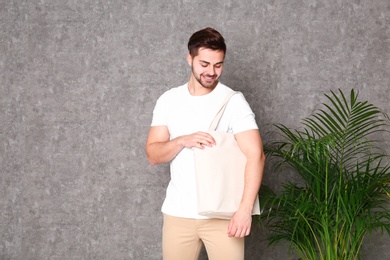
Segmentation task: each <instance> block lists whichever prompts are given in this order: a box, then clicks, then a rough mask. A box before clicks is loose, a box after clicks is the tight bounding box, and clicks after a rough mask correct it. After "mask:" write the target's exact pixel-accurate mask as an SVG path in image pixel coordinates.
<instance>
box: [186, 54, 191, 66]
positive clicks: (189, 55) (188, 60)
mask: <svg viewBox="0 0 390 260" xmlns="http://www.w3.org/2000/svg"><path fill="white" fill-rule="evenodd" d="M187 62H188V65H190V66H192V56H191V54H189V53H188V54H187Z"/></svg>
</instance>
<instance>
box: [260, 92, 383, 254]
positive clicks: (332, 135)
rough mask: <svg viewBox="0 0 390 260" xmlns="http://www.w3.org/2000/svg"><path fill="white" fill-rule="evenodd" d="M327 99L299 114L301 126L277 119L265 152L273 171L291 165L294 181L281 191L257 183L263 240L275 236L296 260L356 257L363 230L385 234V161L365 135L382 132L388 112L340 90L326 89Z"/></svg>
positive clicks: (355, 94)
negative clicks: (303, 116) (275, 134)
mask: <svg viewBox="0 0 390 260" xmlns="http://www.w3.org/2000/svg"><path fill="white" fill-rule="evenodd" d="M325 96H326V98H327V100H328V101H329V103H324V104H323V107H324V108H320V109H317V110H315V111H314V112H313V114H312V115H311V116H310V117H308V118H306V119H303V121H302V124H303V129H300V130H296V129H289V128H288V127H286V126H284V125H282V124H277V125H275V127H276V130H277V132H278V133H279V134H280V140H279V141H274V142H271V143H268V144H266V145H265V147H264V151H265V153H266V155H267V158H268V159H269V161H270V162H271V163H272V164H273V165H274V167H275V169H276V170H277V171H280V172H283V171H284V170H285V169H286V168H291V169H293V170H294V171H295V172H297V173H298V174H299V176H300V177H302V182H300V183H288V184H284V185H283V186H282V191H281V194H276V193H274V192H273V191H272V190H271V189H269V188H268V187H267V186H264V185H263V186H262V188H261V190H260V200H261V203H262V204H261V205H262V215H261V217H260V221H265V223H267V225H268V226H269V228H270V231H271V235H270V237H269V241H270V244H274V243H278V242H279V241H281V240H287V241H289V242H290V248H291V250H293V251H294V252H295V253H296V254H297V255H299V256H300V257H301V258H302V259H327V260H333V259H359V252H360V248H361V245H362V243H363V239H364V237H365V235H366V234H367V232H372V231H373V230H381V231H387V233H389V234H390V210H389V208H387V207H386V205H387V203H388V202H389V198H390V192H389V191H390V165H389V163H388V162H387V163H386V161H385V160H388V158H389V157H388V156H387V155H386V154H384V153H383V152H381V150H380V149H379V147H378V144H377V141H376V140H374V139H372V136H374V135H375V134H377V133H378V132H383V131H388V130H387V127H388V126H389V125H390V124H389V117H388V116H387V115H386V114H385V113H383V112H382V111H381V110H380V109H379V108H377V107H375V106H374V105H372V104H370V103H368V102H367V101H360V100H359V99H358V94H357V93H356V92H355V91H354V90H352V91H351V93H350V95H349V99H347V98H346V96H345V95H344V93H343V92H342V91H341V90H339V93H338V94H336V93H335V92H333V91H331V94H329V95H327V94H325Z"/></svg>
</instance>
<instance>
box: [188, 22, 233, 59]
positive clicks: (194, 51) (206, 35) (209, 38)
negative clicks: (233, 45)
mask: <svg viewBox="0 0 390 260" xmlns="http://www.w3.org/2000/svg"><path fill="white" fill-rule="evenodd" d="M200 48H205V49H211V50H214V51H223V53H224V54H226V44H225V39H224V38H223V37H222V35H221V34H220V33H219V32H218V31H217V30H215V29H213V28H210V27H207V28H205V29H202V30H200V31H197V32H195V33H194V34H193V35H192V36H191V37H190V39H189V41H188V51H189V53H190V54H191V56H192V57H195V56H197V55H198V50H199V49H200Z"/></svg>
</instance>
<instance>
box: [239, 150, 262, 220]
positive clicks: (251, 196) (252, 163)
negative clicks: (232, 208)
mask: <svg viewBox="0 0 390 260" xmlns="http://www.w3.org/2000/svg"><path fill="white" fill-rule="evenodd" d="M264 161H265V160H264V156H263V155H262V156H261V157H260V158H256V159H248V160H247V165H246V167H245V182H244V193H243V196H242V199H241V205H240V207H243V208H244V209H246V210H248V211H250V212H252V210H253V205H254V202H255V200H256V196H257V194H258V192H259V189H260V185H261V182H262V179H263V171H264Z"/></svg>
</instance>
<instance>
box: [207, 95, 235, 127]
mask: <svg viewBox="0 0 390 260" xmlns="http://www.w3.org/2000/svg"><path fill="white" fill-rule="evenodd" d="M237 93H239V92H238V91H231V92H229V93H228V94H227V95H226V97H225V100H224V101H223V103H222V106H221V108H220V109H219V111H218V113H217V114H216V115H215V117H214V120H213V121H212V122H211V125H210V127H209V131H214V130H215V129H217V126H218V123H219V121H220V120H221V117H222V115H223V112H225V108H226V106H227V104H228V103H229V100H230V98H231V97H232V96H233V95H235V94H237Z"/></svg>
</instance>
